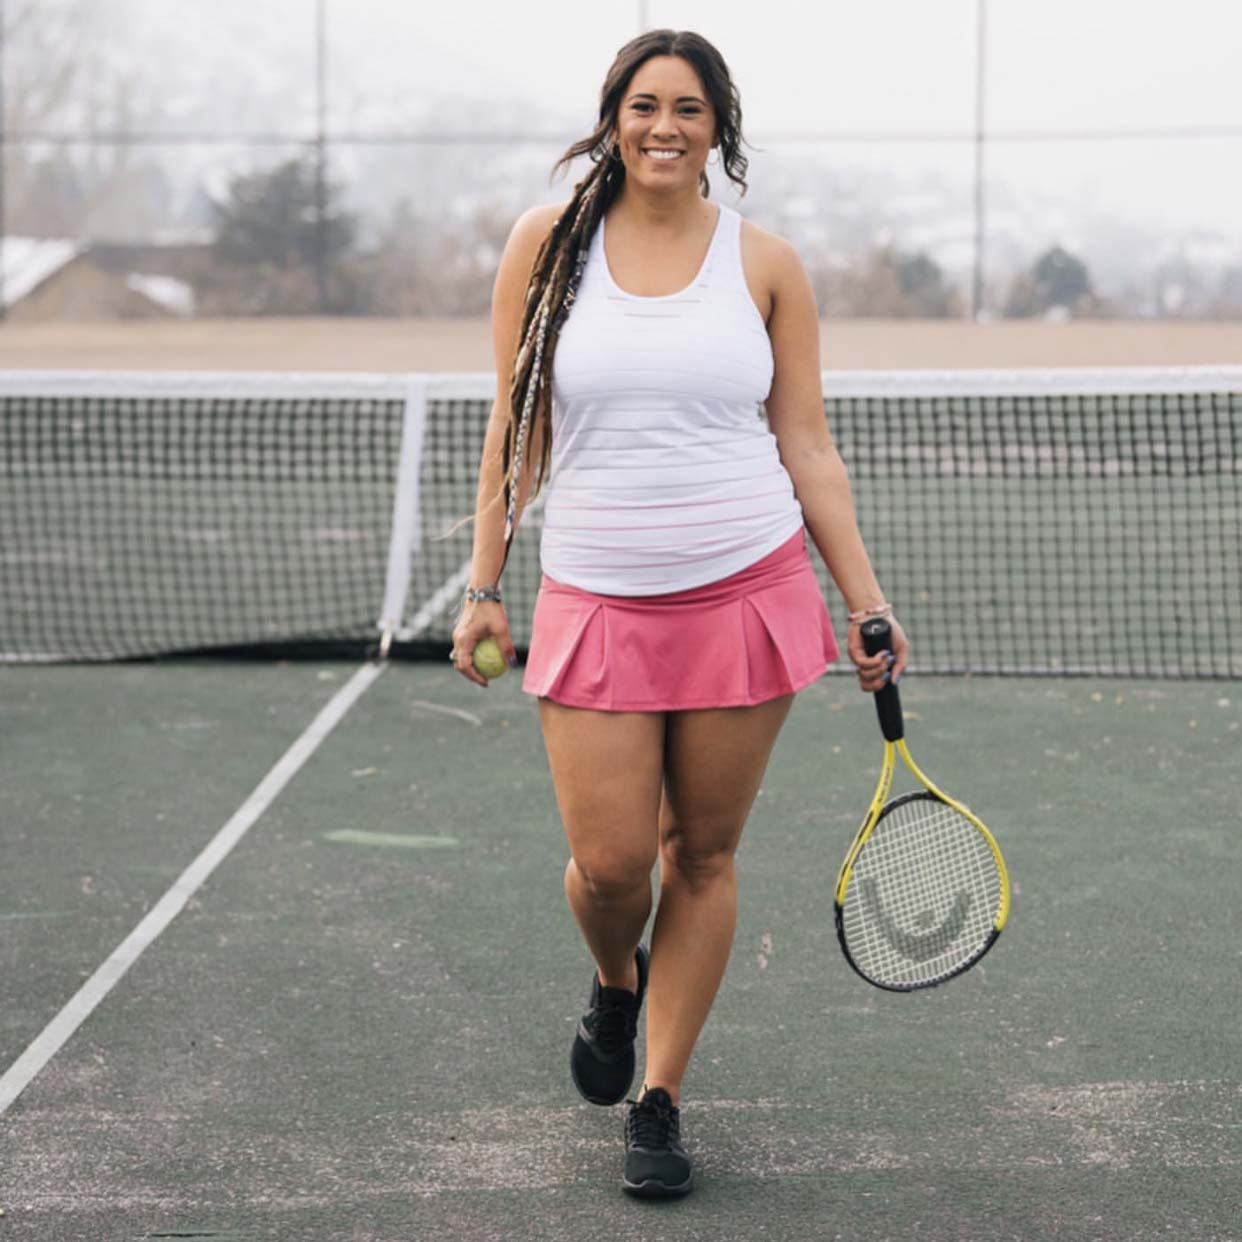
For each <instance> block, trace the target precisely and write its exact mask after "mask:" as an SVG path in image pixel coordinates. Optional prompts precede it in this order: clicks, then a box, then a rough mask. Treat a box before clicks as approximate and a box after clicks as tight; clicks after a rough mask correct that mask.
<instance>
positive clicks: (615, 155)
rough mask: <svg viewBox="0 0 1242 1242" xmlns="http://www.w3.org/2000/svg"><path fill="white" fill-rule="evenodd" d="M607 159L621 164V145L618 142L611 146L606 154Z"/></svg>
mask: <svg viewBox="0 0 1242 1242" xmlns="http://www.w3.org/2000/svg"><path fill="white" fill-rule="evenodd" d="M608 158H609V159H610V160H616V161H617V162H618V163H620V162H621V144H620V143H619V142H614V143H613V144H612V149H611V150H610V151H609V152H608Z"/></svg>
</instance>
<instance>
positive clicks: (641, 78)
mask: <svg viewBox="0 0 1242 1242" xmlns="http://www.w3.org/2000/svg"><path fill="white" fill-rule="evenodd" d="M615 138H616V141H617V142H618V143H619V145H620V147H621V159H622V161H623V163H624V164H625V175H626V177H627V178H633V179H634V180H635V181H638V182H639V183H640V184H642V185H644V186H650V187H651V188H652V189H659V188H664V189H681V188H684V187H686V186H693V187H695V190H696V193H697V187H698V184H699V173H700V172H701V171H702V170H703V166H704V165H705V164H706V163H707V156H708V153H709V152H710V151H711V149H712V146H713V144H714V142H715V138H716V114H715V113H714V112H713V111H712V106H711V104H710V102H709V101H708V98H707V92H706V91H705V90H704V89H703V83H702V82H700V81H699V75H698V74H697V73H696V72H695V70H694V67H693V66H692V65H691V64H690V63H689V61H686V60H682V58H681V57H680V56H653V57H652V58H651V59H650V60H648V61H644V62H643V64H641V65H640V66H639V67H638V69H637V71H636V72H635V74H634V76H633V77H632V78H631V79H630V83H629V85H628V86H627V87H626V89H625V92H624V93H623V94H622V96H621V106H620V109H619V110H618V112H617V129H616V133H615ZM661 151H665V152H675V154H672V155H660V154H659V152H661Z"/></svg>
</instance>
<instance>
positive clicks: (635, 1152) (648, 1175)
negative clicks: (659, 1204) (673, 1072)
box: [621, 1087, 694, 1199]
mask: <svg viewBox="0 0 1242 1242" xmlns="http://www.w3.org/2000/svg"><path fill="white" fill-rule="evenodd" d="M693 1178H694V1174H693V1172H692V1170H691V1166H690V1157H689V1156H688V1155H687V1154H686V1149H685V1148H684V1147H683V1146H682V1145H681V1110H680V1109H677V1108H674V1107H673V1101H672V1097H671V1096H670V1095H669V1093H668V1092H667V1091H665V1090H664V1088H663V1087H653V1088H652V1089H651V1090H650V1091H648V1092H647V1093H646V1094H645V1095H644V1096H643V1098H642V1099H641V1100H638V1101H633V1100H631V1101H630V1115H629V1116H628V1117H627V1118H626V1119H625V1175H624V1176H623V1177H622V1179H621V1186H622V1188H623V1189H624V1190H626V1191H628V1192H629V1193H630V1194H632V1195H637V1196H639V1197H640V1198H643V1199H670V1198H672V1197H673V1196H675V1195H685V1194H689V1193H690V1183H691V1181H692V1180H693Z"/></svg>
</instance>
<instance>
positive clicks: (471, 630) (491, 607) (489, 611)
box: [452, 600, 517, 690]
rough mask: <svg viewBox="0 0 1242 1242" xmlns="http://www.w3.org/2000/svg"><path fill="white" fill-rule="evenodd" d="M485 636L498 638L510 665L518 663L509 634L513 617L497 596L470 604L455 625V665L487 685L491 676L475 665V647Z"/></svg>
mask: <svg viewBox="0 0 1242 1242" xmlns="http://www.w3.org/2000/svg"><path fill="white" fill-rule="evenodd" d="M485 638H494V639H495V640H496V642H497V643H498V644H499V645H500V654H501V655H503V656H504V658H505V660H506V662H507V663H508V665H509V667H510V668H514V667H516V665H517V652H516V650H514V647H513V639H512V638H511V637H510V636H509V618H508V617H507V616H506V615H505V606H504V605H503V604H498V603H496V602H495V601H493V600H484V601H482V602H481V603H478V604H467V605H466V606H465V607H464V608H463V609H462V613H461V616H460V617H458V618H457V624H456V625H455V626H454V627H453V651H452V660H453V667H454V668H455V669H456V670H457V671H458V672H459V673H460V674H461V675H462V676H463V677H465V678H466V679H467V680H469V681H473V682H474V683H475V684H476V685H480V686H482V687H483V688H484V689H485V690H486V689H487V678H486V677H484V676H483V674H482V673H480V672H479V670H478V669H477V668H475V667H474V649H475V648H476V647H477V646H478V645H479V643H481V642H482V641H483V640H484V639H485Z"/></svg>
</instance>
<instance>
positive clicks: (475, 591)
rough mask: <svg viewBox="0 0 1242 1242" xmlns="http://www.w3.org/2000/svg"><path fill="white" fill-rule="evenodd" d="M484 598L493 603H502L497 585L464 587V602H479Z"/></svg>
mask: <svg viewBox="0 0 1242 1242" xmlns="http://www.w3.org/2000/svg"><path fill="white" fill-rule="evenodd" d="M484 600H489V601H490V602H492V603H494V604H499V603H502V602H503V601H502V599H501V595H500V587H499V586H481V587H467V588H466V603H467V604H481V603H483V601H484Z"/></svg>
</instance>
